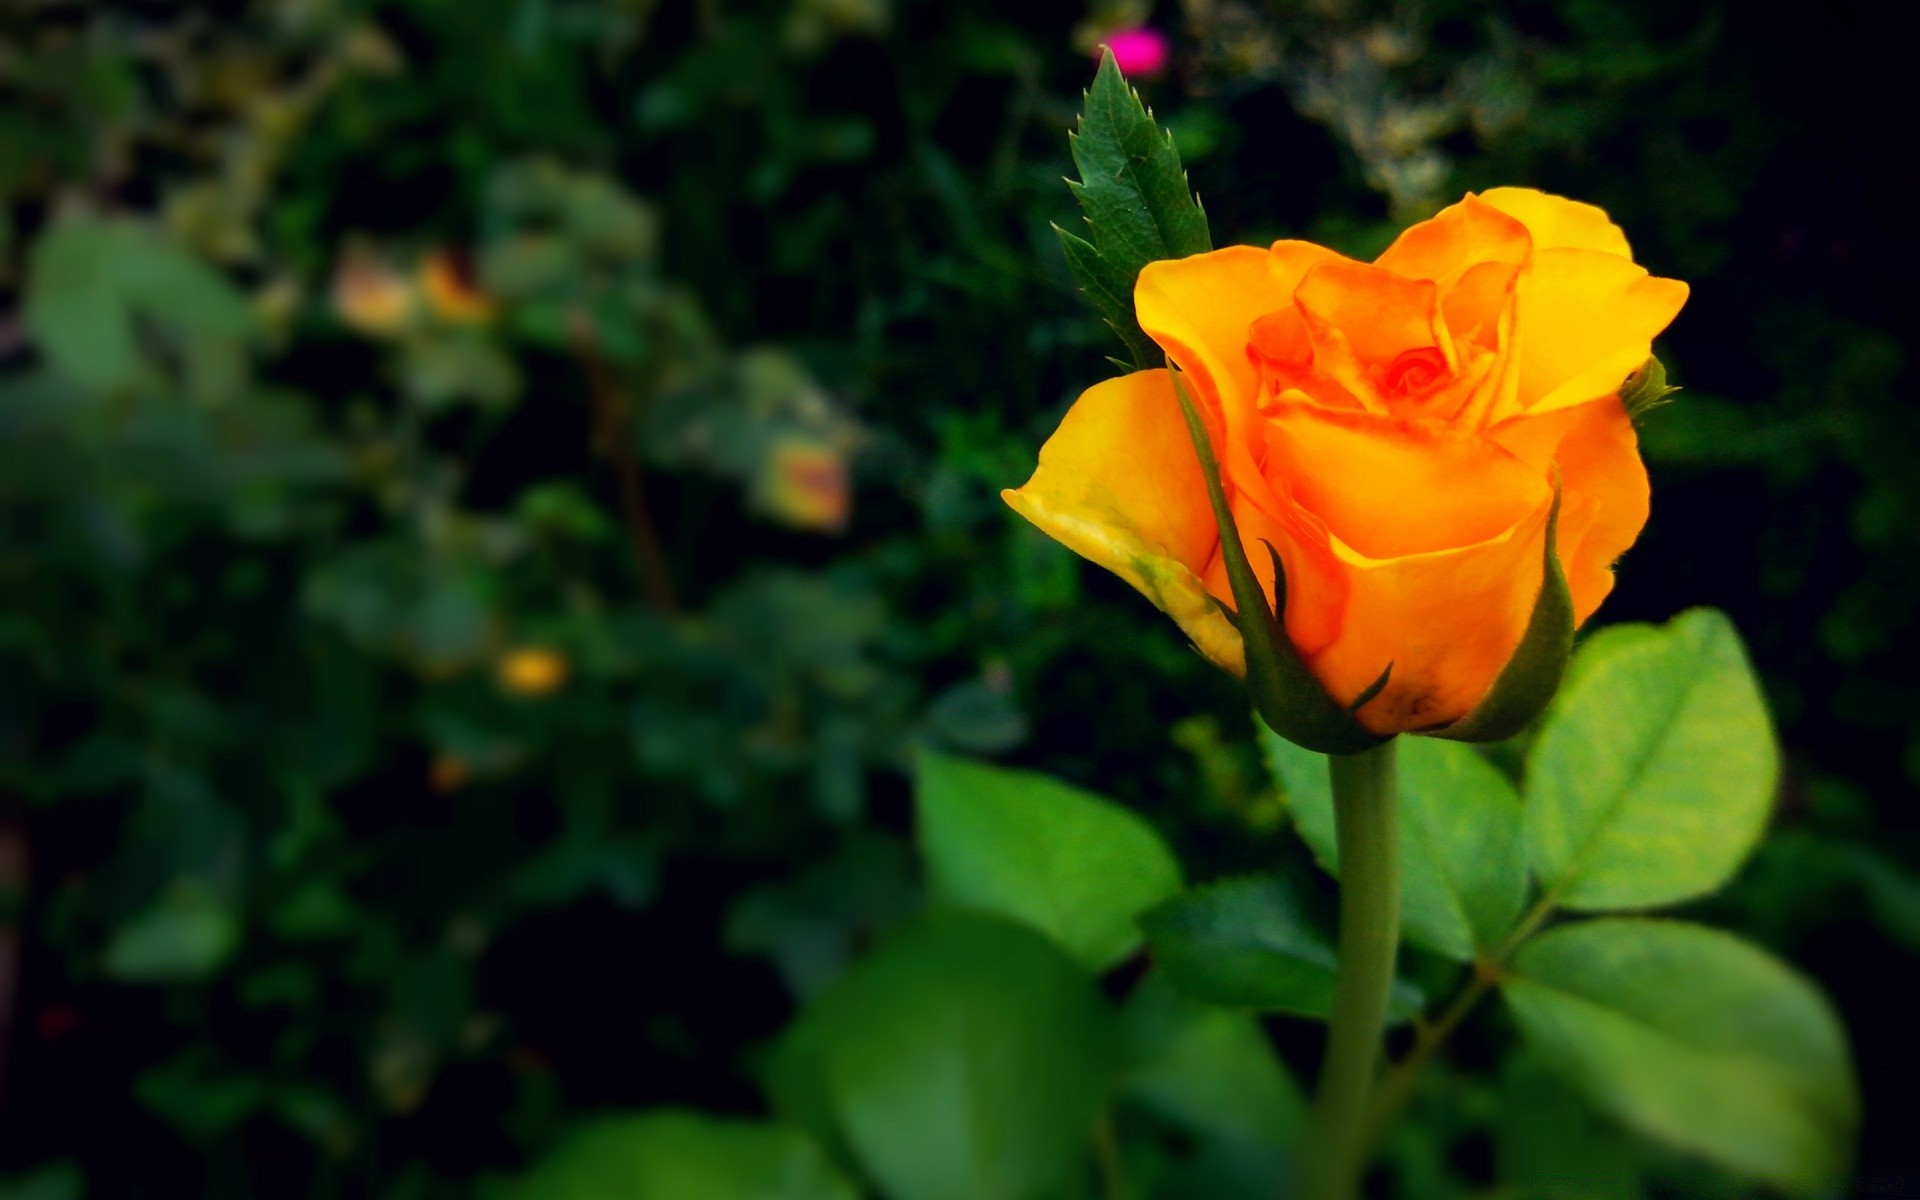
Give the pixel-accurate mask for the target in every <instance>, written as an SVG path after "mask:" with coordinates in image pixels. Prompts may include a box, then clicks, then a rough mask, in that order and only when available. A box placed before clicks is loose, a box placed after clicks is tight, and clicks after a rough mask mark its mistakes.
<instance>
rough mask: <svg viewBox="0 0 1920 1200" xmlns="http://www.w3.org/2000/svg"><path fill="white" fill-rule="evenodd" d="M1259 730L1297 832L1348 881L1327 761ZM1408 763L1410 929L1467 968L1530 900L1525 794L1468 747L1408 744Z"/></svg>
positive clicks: (1404, 866)
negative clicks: (1523, 835) (1522, 800)
mask: <svg viewBox="0 0 1920 1200" xmlns="http://www.w3.org/2000/svg"><path fill="white" fill-rule="evenodd" d="M1257 728H1258V730H1259V733H1260V743H1261V745H1262V747H1264V748H1265V750H1266V754H1267V762H1268V763H1269V765H1270V766H1271V767H1272V769H1273V773H1274V775H1275V776H1276V777H1278V779H1279V780H1280V783H1281V786H1282V787H1284V788H1285V789H1286V793H1287V810H1288V811H1289V812H1290V813H1292V814H1293V821H1294V825H1295V827H1296V828H1298V829H1299V830H1300V836H1301V837H1302V838H1304V839H1305V840H1306V843H1307V845H1309V846H1311V847H1312V848H1313V855H1314V857H1315V858H1316V859H1318V860H1319V862H1320V865H1321V866H1322V867H1324V868H1325V869H1326V871H1327V873H1328V874H1330V875H1333V876H1334V877H1336V878H1338V877H1339V874H1340V869H1339V851H1338V847H1337V844H1336V843H1337V839H1336V838H1335V836H1334V822H1333V792H1332V789H1331V787H1330V786H1329V784H1328V780H1327V760H1326V756H1325V755H1321V754H1315V753H1314V752H1312V751H1311V750H1303V749H1301V748H1300V747H1299V746H1296V745H1294V744H1293V743H1292V742H1289V741H1287V740H1286V739H1285V738H1283V737H1281V736H1279V735H1278V734H1276V733H1274V732H1273V731H1272V730H1271V729H1268V728H1267V726H1266V723H1265V722H1259V723H1257ZM1399 763H1400V813H1401V838H1400V867H1401V883H1400V887H1401V892H1400V925H1401V928H1402V930H1403V931H1404V933H1405V935H1406V938H1407V940H1408V941H1409V942H1412V943H1413V944H1414V945H1416V946H1420V947H1423V948H1425V949H1428V950H1432V951H1433V952H1434V953H1436V954H1444V955H1446V956H1447V957H1448V958H1452V959H1456V960H1459V961H1462V962H1464V961H1467V960H1469V959H1471V958H1472V957H1473V955H1474V952H1475V950H1476V949H1485V948H1487V947H1490V946H1492V945H1493V944H1494V943H1495V942H1497V941H1498V940H1499V939H1500V938H1501V937H1502V936H1504V935H1505V934H1506V932H1507V930H1508V929H1509V928H1510V927H1511V926H1512V925H1513V922H1514V920H1515V918H1517V917H1518V916H1519V915H1520V908H1521V905H1522V904H1524V903H1525V901H1526V890H1527V863H1526V847H1525V845H1524V843H1523V841H1522V839H1521V827H1522V817H1523V814H1522V811H1521V807H1520V797H1519V796H1518V795H1516V794H1515V792H1514V790H1513V785H1512V784H1510V783H1508V782H1507V778H1506V776H1504V775H1502V774H1501V773H1500V772H1499V771H1498V770H1497V769H1495V768H1494V766H1493V764H1491V763H1489V762H1488V761H1487V760H1486V758H1485V757H1484V756H1483V755H1482V754H1480V752H1479V751H1477V750H1474V749H1473V748H1472V747H1470V746H1467V745H1464V744H1462V743H1460V742H1446V741H1439V740H1436V739H1433V738H1420V737H1409V738H1402V739H1400V752H1399Z"/></svg>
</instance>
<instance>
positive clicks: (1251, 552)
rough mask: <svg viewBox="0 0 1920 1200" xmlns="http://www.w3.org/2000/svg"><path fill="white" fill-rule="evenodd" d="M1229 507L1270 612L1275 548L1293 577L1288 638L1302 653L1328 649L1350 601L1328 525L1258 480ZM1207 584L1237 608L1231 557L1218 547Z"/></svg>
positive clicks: (1207, 572) (1235, 492) (1239, 488)
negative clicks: (1229, 565) (1271, 550)
mask: <svg viewBox="0 0 1920 1200" xmlns="http://www.w3.org/2000/svg"><path fill="white" fill-rule="evenodd" d="M1230 482H1236V481H1230ZM1256 499H1257V502H1256ZM1229 504H1230V505H1231V506H1232V508H1233V522H1234V525H1235V526H1236V527H1237V528H1238V529H1239V531H1240V541H1241V544H1242V546H1243V547H1244V548H1245V550H1246V552H1247V562H1248V563H1249V564H1250V565H1251V566H1252V567H1253V573H1254V576H1255V577H1256V578H1258V579H1259V581H1260V588H1261V590H1262V591H1263V592H1265V593H1266V597H1267V605H1268V608H1269V610H1271V608H1272V606H1273V599H1274V584H1273V555H1271V554H1269V553H1267V547H1268V546H1269V545H1271V546H1272V547H1273V548H1274V549H1275V550H1276V551H1278V552H1279V554H1280V565H1281V567H1282V568H1283V569H1285V571H1286V573H1287V611H1286V614H1285V619H1286V626H1287V636H1288V638H1290V639H1291V640H1292V642H1293V644H1294V646H1295V648H1297V649H1298V650H1299V651H1300V653H1301V654H1312V653H1314V652H1315V651H1317V650H1319V649H1321V648H1322V647H1324V646H1326V645H1327V644H1328V643H1329V642H1331V641H1332V640H1333V639H1334V637H1335V636H1336V635H1337V634H1338V633H1339V632H1340V614H1341V612H1342V610H1343V608H1344V607H1345V604H1346V597H1347V582H1346V577H1345V575H1344V574H1343V573H1342V569H1341V567H1340V563H1339V560H1338V559H1337V558H1336V557H1335V556H1334V552H1333V547H1332V543H1331V539H1329V537H1328V536H1327V527H1326V525H1325V524H1324V523H1322V522H1321V521H1320V520H1319V519H1318V518H1316V517H1314V516H1312V515H1310V514H1309V513H1307V512H1306V511H1305V510H1303V509H1302V508H1301V507H1300V506H1299V505H1298V504H1297V503H1295V502H1294V501H1293V498H1292V497H1291V495H1288V494H1284V493H1282V494H1275V493H1274V492H1272V491H1271V490H1270V489H1268V488H1267V486H1266V485H1265V483H1264V482H1261V481H1258V480H1256V481H1253V482H1252V483H1251V484H1249V485H1247V486H1236V487H1235V488H1234V489H1233V493H1232V499H1231V500H1230V501H1229ZM1201 580H1202V581H1203V582H1204V583H1205V584H1206V587H1207V590H1208V591H1209V592H1211V593H1212V594H1213V595H1214V596H1216V597H1218V598H1219V600H1220V601H1221V602H1222V603H1224V604H1226V605H1228V606H1229V607H1233V606H1234V598H1233V585H1232V583H1231V582H1230V581H1229V580H1228V578H1227V564H1226V558H1225V556H1224V555H1223V554H1222V553H1221V552H1220V549H1219V547H1218V546H1217V545H1216V547H1215V550H1214V555H1213V558H1212V560H1211V561H1209V562H1208V563H1207V566H1206V569H1205V570H1204V571H1202V572H1201Z"/></svg>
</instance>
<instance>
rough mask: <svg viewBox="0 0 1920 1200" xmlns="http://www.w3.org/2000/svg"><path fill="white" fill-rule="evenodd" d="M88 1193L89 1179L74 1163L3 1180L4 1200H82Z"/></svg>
mask: <svg viewBox="0 0 1920 1200" xmlns="http://www.w3.org/2000/svg"><path fill="white" fill-rule="evenodd" d="M86 1194H87V1177H86V1176H85V1175H84V1174H82V1173H81V1171H80V1168H79V1167H78V1166H75V1165H74V1164H73V1163H70V1162H56V1163H48V1164H47V1165H45V1166H42V1167H36V1168H34V1169H33V1170H31V1171H28V1172H27V1173H26V1174H24V1175H8V1176H5V1177H3V1178H0V1200H81V1198H82V1197H83V1196H85V1195H86Z"/></svg>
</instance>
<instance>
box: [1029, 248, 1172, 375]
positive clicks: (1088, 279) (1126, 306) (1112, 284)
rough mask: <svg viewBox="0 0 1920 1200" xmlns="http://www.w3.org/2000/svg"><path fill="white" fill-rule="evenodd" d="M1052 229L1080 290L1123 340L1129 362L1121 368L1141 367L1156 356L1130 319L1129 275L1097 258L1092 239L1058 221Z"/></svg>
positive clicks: (1130, 289) (1130, 287) (1131, 314)
mask: <svg viewBox="0 0 1920 1200" xmlns="http://www.w3.org/2000/svg"><path fill="white" fill-rule="evenodd" d="M1053 232H1054V233H1056V234H1058V235H1059V237H1060V249H1061V250H1062V251H1063V252H1064V253H1065V254H1066V258H1067V267H1068V269H1069V270H1071V271H1072V272H1073V278H1074V281H1075V282H1077V283H1078V284H1079V285H1080V291H1081V294H1082V295H1084V296H1086V298H1087V303H1089V304H1091V305H1092V306H1093V311H1094V312H1095V313H1096V314H1098V315H1099V317H1100V319H1101V320H1102V321H1105V322H1106V323H1107V326H1108V328H1110V329H1112V330H1113V332H1114V333H1116V334H1118V335H1119V337H1120V340H1121V341H1123V342H1125V343H1126V345H1127V353H1128V354H1129V355H1131V356H1132V358H1133V363H1132V364H1131V365H1126V364H1121V368H1122V370H1133V369H1136V368H1139V367H1143V366H1145V365H1146V364H1148V363H1151V362H1152V361H1153V360H1154V359H1155V358H1157V357H1159V352H1158V351H1157V350H1156V349H1155V348H1154V344H1153V341H1152V339H1150V338H1149V337H1147V335H1146V334H1144V333H1142V332H1140V324H1139V322H1137V321H1136V320H1134V316H1133V278H1132V277H1131V276H1129V275H1127V274H1126V273H1125V272H1124V271H1122V270H1121V269H1120V268H1118V267H1116V266H1114V265H1113V264H1112V263H1109V262H1108V261H1107V260H1106V259H1104V258H1101V257H1100V252H1099V251H1098V250H1096V249H1094V247H1093V243H1091V242H1089V241H1087V240H1086V239H1085V238H1083V237H1078V236H1076V235H1074V234H1071V233H1068V232H1067V231H1066V230H1064V229H1062V228H1060V227H1059V226H1058V225H1055V226H1054V227H1053Z"/></svg>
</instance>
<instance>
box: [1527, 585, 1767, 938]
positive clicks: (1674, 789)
mask: <svg viewBox="0 0 1920 1200" xmlns="http://www.w3.org/2000/svg"><path fill="white" fill-rule="evenodd" d="M1778 773H1779V754H1778V751H1777V749H1776V747H1775V744H1774V737H1773V727H1772V723H1771V722H1770V721H1769V720H1768V717H1767V710H1766V704H1765V702H1764V700H1763V699H1762V697H1761V694H1760V687H1759V683H1758V682H1757V681H1756V680H1755V679H1754V676H1753V670H1752V667H1751V666H1750V665H1749V664H1748V662H1747V657H1746V652H1745V650H1744V649H1743V648H1742V647H1741V644H1740V637H1739V635H1738V634H1737V633H1736V632H1735V631H1734V628H1733V625H1732V623H1731V622H1729V621H1728V620H1727V619H1726V617H1725V616H1724V615H1722V614H1720V613H1718V612H1715V611H1712V610H1709V609H1694V610H1692V611H1690V612H1686V613H1682V614H1681V615H1680V616H1678V617H1676V618H1674V619H1673V620H1672V621H1671V622H1669V623H1668V624H1667V625H1666V626H1665V627H1664V628H1658V629H1655V628H1650V627H1647V626H1637V627H1634V626H1629V627H1619V626H1616V627H1614V628H1610V629H1605V630H1602V631H1601V632H1600V633H1598V634H1596V635H1594V637H1592V638H1591V639H1589V640H1588V642H1587V643H1586V645H1584V646H1583V647H1582V648H1581V650H1580V652H1579V654H1578V655H1576V656H1575V660H1574V664H1573V669H1572V670H1571V671H1570V672H1569V676H1568V679H1567V682H1566V684H1565V686H1564V687H1562V689H1561V691H1560V695H1559V696H1558V698H1556V699H1555V701H1554V703H1553V706H1552V708H1551V709H1550V710H1549V712H1548V715H1547V719H1546V720H1545V721H1544V722H1543V723H1542V725H1541V728H1540V733H1539V736H1538V738H1536V739H1535V741H1534V743H1533V747H1532V749H1531V752H1530V753H1529V755H1528V758H1527V785H1526V794H1527V805H1526V828H1527V849H1528V855H1529V857H1530V859H1531V860H1532V862H1533V866H1534V870H1535V871H1536V872H1537V873H1538V875H1539V876H1540V879H1541V881H1542V883H1543V884H1544V885H1545V886H1546V888H1547V890H1548V892H1549V894H1550V895H1551V896H1552V897H1553V898H1554V900H1555V902H1556V903H1558V904H1561V905H1563V906H1565V907H1568V908H1576V909H1584V910H1599V909H1609V908H1641V907H1649V906H1652V905H1657V904H1671V903H1673V902H1675V901H1678V900H1685V899H1688V898H1690V897H1693V896H1699V895H1703V894H1705V893H1707V892H1710V891H1712V890H1713V889H1714V888H1716V887H1719V886H1720V885H1721V884H1723V883H1725V882H1726V881H1727V879H1728V878H1730V877H1731V876H1732V874H1733V873H1734V871H1735V870H1736V869H1738V867H1739V866H1740V864H1741V863H1742V862H1743V861H1745V859H1746V857H1747V855H1748V854H1749V853H1750V852H1751V851H1752V849H1753V847H1754V844H1755V843H1756V842H1757V841H1758V840H1759V837H1760V833H1761V830H1762V828H1763V827H1764V826H1765V824H1766V820H1767V813H1768V809H1769V807H1770V803H1771V800H1772V797H1773V791H1774V785H1775V782H1776V779H1777V776H1778Z"/></svg>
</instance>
